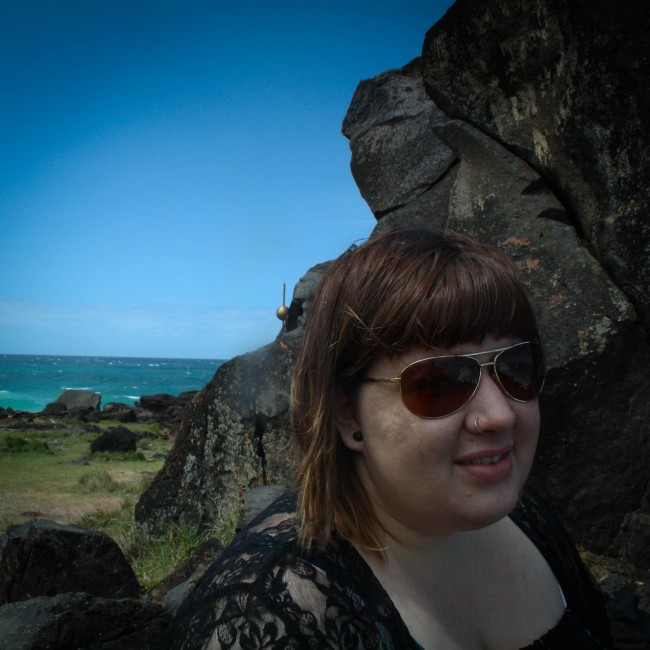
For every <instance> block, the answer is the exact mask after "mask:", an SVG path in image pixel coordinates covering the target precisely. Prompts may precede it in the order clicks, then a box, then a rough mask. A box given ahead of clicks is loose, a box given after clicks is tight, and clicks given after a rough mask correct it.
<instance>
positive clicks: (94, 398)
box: [55, 388, 102, 411]
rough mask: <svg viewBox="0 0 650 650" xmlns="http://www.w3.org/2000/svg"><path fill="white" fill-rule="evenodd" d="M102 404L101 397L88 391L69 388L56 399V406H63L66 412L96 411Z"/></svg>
mask: <svg viewBox="0 0 650 650" xmlns="http://www.w3.org/2000/svg"><path fill="white" fill-rule="evenodd" d="M101 402H102V396H101V395H100V394H99V393H94V392H93V391H90V390H80V389H76V388H70V389H68V390H64V391H63V392H62V393H61V394H60V395H59V396H58V397H57V398H56V401H55V403H56V404H65V407H66V409H68V411H73V410H84V409H98V408H99V407H100V405H101Z"/></svg>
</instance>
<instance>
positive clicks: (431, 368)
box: [401, 357, 481, 418]
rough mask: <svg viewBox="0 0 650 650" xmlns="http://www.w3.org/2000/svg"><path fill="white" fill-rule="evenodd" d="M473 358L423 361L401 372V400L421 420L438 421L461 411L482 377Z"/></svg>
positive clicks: (443, 358) (446, 358)
mask: <svg viewBox="0 0 650 650" xmlns="http://www.w3.org/2000/svg"><path fill="white" fill-rule="evenodd" d="M480 371H481V369H480V366H479V365H478V362H476V361H475V360H474V359H463V358H460V357H440V358H438V359H423V360H422V361H416V362H415V363H413V364H411V365H410V366H408V367H407V368H405V369H404V372H402V380H401V389H402V401H403V402H404V405H405V406H406V408H407V409H408V410H409V411H411V413H414V414H415V415H418V416H419V417H421V418H440V417H443V416H445V415H449V414H450V413H453V412H454V411H457V410H458V409H459V408H461V407H462V406H463V405H464V404H465V403H466V402H467V401H468V400H469V399H470V398H471V397H472V395H473V394H474V391H475V390H476V386H477V384H478V380H479V377H480V374H481V372H480Z"/></svg>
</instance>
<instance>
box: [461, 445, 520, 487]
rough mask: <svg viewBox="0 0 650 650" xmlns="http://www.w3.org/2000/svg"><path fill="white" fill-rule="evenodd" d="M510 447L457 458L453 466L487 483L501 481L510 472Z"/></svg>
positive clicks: (486, 450)
mask: <svg viewBox="0 0 650 650" xmlns="http://www.w3.org/2000/svg"><path fill="white" fill-rule="evenodd" d="M511 452H512V447H511V446H508V447H502V448H500V449H485V450H481V451H477V452H473V453H471V454H467V455H465V456H462V457H461V458H458V459H457V460H456V461H455V464H456V465H458V466H459V467H461V468H462V469H463V470H464V471H465V472H467V473H468V474H470V475H471V476H473V477H474V478H477V479H479V480H480V481H485V482H487V483H495V482H498V481H502V480H504V479H505V478H507V477H508V476H509V475H510V472H511V471H512V453H511Z"/></svg>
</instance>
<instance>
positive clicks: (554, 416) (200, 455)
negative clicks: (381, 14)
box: [137, 0, 650, 571]
mask: <svg viewBox="0 0 650 650" xmlns="http://www.w3.org/2000/svg"><path fill="white" fill-rule="evenodd" d="M634 4H635V5H636V6H635V7H629V9H630V11H629V12H628V8H627V7H626V9H625V11H623V10H622V8H621V7H618V6H615V5H612V4H611V3H610V4H605V3H604V2H603V0H596V1H595V2H590V3H589V4H588V3H587V2H586V0H576V2H573V3H568V2H561V1H560V0H532V1H531V2H525V3H524V2H523V1H522V0H516V1H514V2H513V1H512V0H486V2H482V3H477V2H472V1H471V0H458V2H457V3H456V4H455V5H454V6H453V7H452V9H451V10H450V11H449V12H448V13H447V15H446V16H445V17H444V18H443V19H442V20H441V21H440V22H439V23H438V24H437V25H435V26H434V27H433V28H432V29H431V30H429V32H428V33H427V35H426V39H425V43H424V47H423V56H422V58H421V59H418V60H415V61H413V62H411V63H410V64H408V65H406V66H405V67H404V68H402V69H398V70H392V71H389V72H385V73H383V74H379V75H378V76H377V77H375V78H373V79H370V80H367V81H364V82H362V83H361V84H360V85H359V87H358V88H357V91H356V92H355V94H354V97H353V98H352V102H351V105H350V108H349V111H348V114H347V115H346V117H345V121H344V124H343V132H344V134H345V135H346V136H347V137H348V138H349V140H350V147H351V150H352V163H351V168H352V172H353V175H354V178H355V180H356V182H357V184H358V186H359V189H360V191H361V194H362V196H363V197H364V198H365V200H366V201H367V202H368V205H369V207H370V209H371V210H372V212H373V213H374V215H375V216H376V217H377V220H378V225H377V227H376V229H375V232H376V233H377V232H381V231H383V230H386V229H388V228H393V227H396V226H419V227H425V228H433V229H445V228H450V229H453V230H457V231H460V232H466V233H469V234H472V235H475V236H477V237H479V238H480V239H482V240H484V241H486V242H489V243H492V244H494V245H496V246H498V247H499V248H501V249H502V250H504V251H505V252H506V253H508V254H509V255H511V256H512V258H513V259H514V260H515V262H516V263H517V265H518V266H519V268H520V273H521V277H522V280H523V281H524V282H525V284H526V285H527V286H528V287H529V290H530V294H531V298H532V301H533V303H534V305H535V307H536V310H537V313H538V317H539V323H540V329H541V331H542V335H543V337H544V341H545V344H546V350H547V361H548V368H549V372H548V378H547V383H546V387H545V390H544V393H543V395H542V398H541V403H542V433H541V442H540V449H539V455H538V459H537V462H536V465H535V467H534V471H533V474H534V476H533V478H534V480H535V481H536V482H537V483H538V484H539V486H540V487H541V488H542V490H543V491H544V492H545V493H546V495H547V496H548V497H549V499H550V500H551V501H552V503H553V504H554V505H555V507H556V509H557V510H558V512H559V514H560V515H561V516H562V517H563V519H564V521H565V523H566V524H567V525H568V527H569V529H570V532H571V533H572V535H573V536H574V538H575V539H576V540H577V541H579V542H581V543H583V544H584V545H585V546H586V547H587V548H589V549H590V550H593V551H595V552H606V553H610V554H612V555H618V554H619V553H620V554H621V556H622V559H624V560H625V561H627V562H631V563H633V564H634V565H635V566H636V567H637V568H638V570H639V571H647V570H648V568H650V567H649V566H648V556H647V552H644V551H643V549H644V548H646V546H645V543H646V541H647V540H648V539H649V538H650V536H649V531H650V487H649V483H648V471H647V467H648V466H649V465H650V436H648V425H647V423H648V422H650V400H648V398H647V397H648V395H650V376H649V373H648V368H649V367H650V348H649V346H648V330H649V322H650V302H649V299H648V287H649V285H650V220H649V219H648V217H647V214H648V208H649V207H650V206H649V205H648V203H649V200H648V196H649V194H650V192H649V185H650V169H649V164H648V156H649V155H650V154H649V153H648V152H649V151H650V146H649V145H650V142H649V138H648V123H649V121H648V116H649V112H648V88H649V87H650V86H649V84H648V79H647V75H648V60H649V59H648V43H649V41H648V40H647V39H646V38H645V36H643V37H642V35H645V34H647V33H648V29H649V27H650V23H649V21H648V9H647V6H650V5H647V3H634ZM621 14H625V15H621ZM322 270H323V267H322V266H319V267H315V268H314V269H313V270H312V272H311V273H310V274H308V276H306V277H305V278H303V279H302V280H301V282H300V283H299V284H298V286H297V287H296V290H295V292H294V300H293V302H292V305H291V307H290V314H289V319H288V320H287V331H286V332H283V333H282V334H281V335H280V337H278V339H277V340H276V342H275V343H273V344H271V345H269V346H267V347H266V348H263V349H262V350H259V351H257V352H255V353H253V354H251V355H246V356H244V357H239V358H237V359H234V360H232V361H231V362H229V363H228V364H224V366H223V367H222V368H220V369H219V371H218V372H217V375H216V376H215V378H214V379H213V381H212V382H211V383H210V384H209V385H208V386H207V387H206V388H205V389H204V390H203V391H202V392H201V394H200V395H199V398H198V399H197V400H195V401H194V402H193V404H192V405H191V406H190V407H189V408H188V410H187V411H186V415H185V419H184V422H183V424H182V425H181V433H180V435H179V438H178V442H177V446H176V448H175V450H174V452H173V454H172V456H171V457H170V459H169V461H168V463H167V464H166V466H165V468H164V469H163V470H162V472H161V473H160V474H159V476H158V477H157V478H156V480H155V481H154V484H153V485H152V487H151V489H150V490H149V492H148V493H146V494H145V495H144V496H143V498H142V499H141V501H140V504H139V505H138V511H137V512H138V516H139V517H140V518H141V519H142V520H146V521H149V522H152V523H156V524H159V525H165V524H166V523H167V522H170V521H174V520H178V519H183V518H195V517H199V518H202V517H209V516H212V515H213V514H214V512H215V511H216V510H217V508H218V504H219V502H220V501H221V500H223V499H230V498H233V497H234V496H238V495H240V494H241V493H242V492H243V491H244V490H245V489H247V488H249V487H255V486H257V485H261V484H264V483H272V482H278V483H283V482H285V481H288V480H289V478H290V476H291V471H290V470H291V463H290V456H289V453H288V451H287V447H286V445H288V441H289V437H288V434H287V432H286V426H287V407H288V401H287V395H288V390H289V376H290V371H291V365H292V358H293V354H294V350H295V349H296V346H297V344H298V340H299V337H300V331H301V328H300V324H301V323H302V321H303V320H304V318H308V313H309V298H310V296H311V292H312V290H313V285H314V283H315V282H316V281H317V279H318V277H319V275H320V273H322ZM292 310H293V311H292ZM262 395H264V398H263V399H262V397H261V396H262Z"/></svg>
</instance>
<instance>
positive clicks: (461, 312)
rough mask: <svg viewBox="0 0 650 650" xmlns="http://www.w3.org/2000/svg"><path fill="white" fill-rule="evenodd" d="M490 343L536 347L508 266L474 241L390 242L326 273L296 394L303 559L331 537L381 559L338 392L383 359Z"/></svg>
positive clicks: (410, 233) (429, 236) (346, 257)
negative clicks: (342, 425) (344, 433)
mask: <svg viewBox="0 0 650 650" xmlns="http://www.w3.org/2000/svg"><path fill="white" fill-rule="evenodd" d="M489 334H492V335H495V336H498V337H501V336H503V337H514V338H519V339H522V340H533V341H538V340H539V335H538V331H537V325H536V322H535V317H534V314H533V311H532V308H531V306H530V303H529V301H528V298H527V297H526V292H525V290H524V288H523V286H522V284H521V283H520V282H519V281H518V280H517V277H516V272H515V267H514V265H513V263H512V262H511V261H510V260H509V258H507V257H506V256H505V255H504V254H503V253H500V252H499V251H497V250H495V249H494V248H491V247H488V246H486V245H484V244H481V243H480V242H478V241H476V240H474V239H471V238H470V237H467V236H463V235H460V234H455V233H445V234H441V233H433V232H431V231H427V230H395V231H391V232H388V233H386V234H384V235H380V236H378V237H376V238H373V239H370V240H369V241H367V242H366V243H364V244H362V245H360V246H358V247H356V248H355V247H353V248H351V249H350V250H348V251H347V252H345V253H344V254H343V255H341V257H339V258H338V259H337V260H335V261H334V262H333V263H332V265H331V266H330V268H329V269H328V270H327V271H326V272H325V274H324V275H323V278H322V279H321V281H320V284H319V286H318V288H317V290H316V292H315V295H314V297H313V299H312V302H311V305H310V309H309V312H308V314H307V324H306V328H305V334H304V339H303V343H302V348H301V351H300V354H299V356H298V359H297V362H296V367H295V371H294V377H293V384H292V426H293V431H294V434H295V439H296V443H297V450H298V453H299V461H298V471H297V475H296V485H297V487H298V491H299V497H298V514H299V517H300V519H301V528H300V543H301V544H302V545H303V546H304V547H306V548H310V547H311V546H312V545H317V546H318V547H321V548H322V547H324V546H325V545H326V544H327V543H328V542H329V541H330V539H331V536H332V533H333V531H334V530H336V531H337V533H338V534H339V535H341V536H343V537H344V538H346V539H347V540H348V541H350V542H352V543H354V544H356V545H357V546H359V547H361V548H365V549H367V550H379V549H381V547H382V544H381V530H382V529H381V526H380V524H379V521H378V519H377V517H376V516H375V514H374V512H373V509H372V506H371V504H370V501H369V500H368V497H367V495H366V494H365V492H364V490H363V488H362V486H361V484H360V482H359V480H358V479H357V476H356V473H355V471H354V467H353V454H354V453H355V452H353V451H351V450H349V449H348V448H347V447H346V446H345V445H344V444H343V442H342V440H341V437H340V435H339V433H338V430H337V426H336V406H335V393H336V391H337V389H343V390H351V389H353V387H354V386H355V385H356V383H357V380H358V379H359V378H361V377H362V376H363V374H364V372H365V370H366V368H367V367H368V366H369V365H370V364H371V363H372V362H373V361H374V360H375V359H376V358H377V357H379V356H380V355H383V354H387V355H389V356H393V355H397V354H400V353H403V352H405V351H407V350H408V349H410V348H412V347H427V348H434V347H441V348H449V347H453V346H455V345H457V344H459V343H465V342H475V343H480V342H481V341H482V340H483V339H484V338H485V337H486V336H487V335H489Z"/></svg>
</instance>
